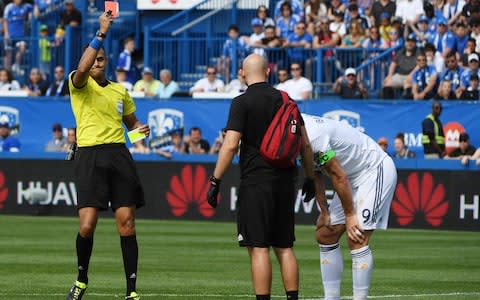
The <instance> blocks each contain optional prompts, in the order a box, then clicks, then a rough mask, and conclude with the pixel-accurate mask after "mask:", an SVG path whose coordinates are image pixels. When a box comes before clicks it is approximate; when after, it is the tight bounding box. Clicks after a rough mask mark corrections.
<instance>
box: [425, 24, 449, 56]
mask: <svg viewBox="0 0 480 300" xmlns="http://www.w3.org/2000/svg"><path fill="white" fill-rule="evenodd" d="M430 42H431V43H432V44H433V45H434V46H435V48H437V51H438V52H439V53H441V54H442V56H443V57H446V56H447V54H448V52H450V51H452V50H455V36H454V35H453V34H452V33H451V32H450V31H448V27H447V20H446V19H445V18H438V19H437V31H436V32H435V34H434V35H433V36H432V38H431V40H430Z"/></svg>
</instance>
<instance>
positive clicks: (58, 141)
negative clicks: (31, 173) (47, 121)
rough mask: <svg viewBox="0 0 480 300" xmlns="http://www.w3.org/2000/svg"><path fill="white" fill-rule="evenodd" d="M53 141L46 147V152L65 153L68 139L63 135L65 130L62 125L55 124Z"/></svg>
mask: <svg viewBox="0 0 480 300" xmlns="http://www.w3.org/2000/svg"><path fill="white" fill-rule="evenodd" d="M52 135H53V136H52V139H51V140H50V141H48V143H47V145H46V146H45V151H46V152H64V151H65V143H66V142H67V139H66V138H65V136H64V135H63V128H62V125H60V123H55V124H53V127H52Z"/></svg>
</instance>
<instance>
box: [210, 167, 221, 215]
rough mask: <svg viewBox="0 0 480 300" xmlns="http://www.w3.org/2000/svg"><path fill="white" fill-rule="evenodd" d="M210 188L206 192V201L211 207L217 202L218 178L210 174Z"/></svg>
mask: <svg viewBox="0 0 480 300" xmlns="http://www.w3.org/2000/svg"><path fill="white" fill-rule="evenodd" d="M209 180H210V188H209V189H208V193H207V202H208V204H210V206H211V207H213V208H215V207H217V203H218V191H219V190H220V182H221V180H220V179H217V178H215V176H213V175H212V176H210V178H209Z"/></svg>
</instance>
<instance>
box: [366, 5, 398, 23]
mask: <svg viewBox="0 0 480 300" xmlns="http://www.w3.org/2000/svg"><path fill="white" fill-rule="evenodd" d="M396 7H397V5H396V4H395V1H392V0H379V1H375V2H374V3H373V5H372V16H373V17H374V19H375V26H377V27H378V26H380V22H381V16H382V14H384V13H387V14H388V16H389V18H391V17H392V16H394V15H395V11H396ZM384 16H385V15H384Z"/></svg>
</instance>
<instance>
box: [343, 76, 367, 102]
mask: <svg viewBox="0 0 480 300" xmlns="http://www.w3.org/2000/svg"><path fill="white" fill-rule="evenodd" d="M338 94H339V95H340V96H341V97H342V98H343V99H363V95H362V93H361V92H360V88H359V87H358V84H357V83H355V84H354V85H353V86H352V87H349V86H348V82H347V81H346V80H345V81H342V82H341V83H340V92H339V93H338Z"/></svg>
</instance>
